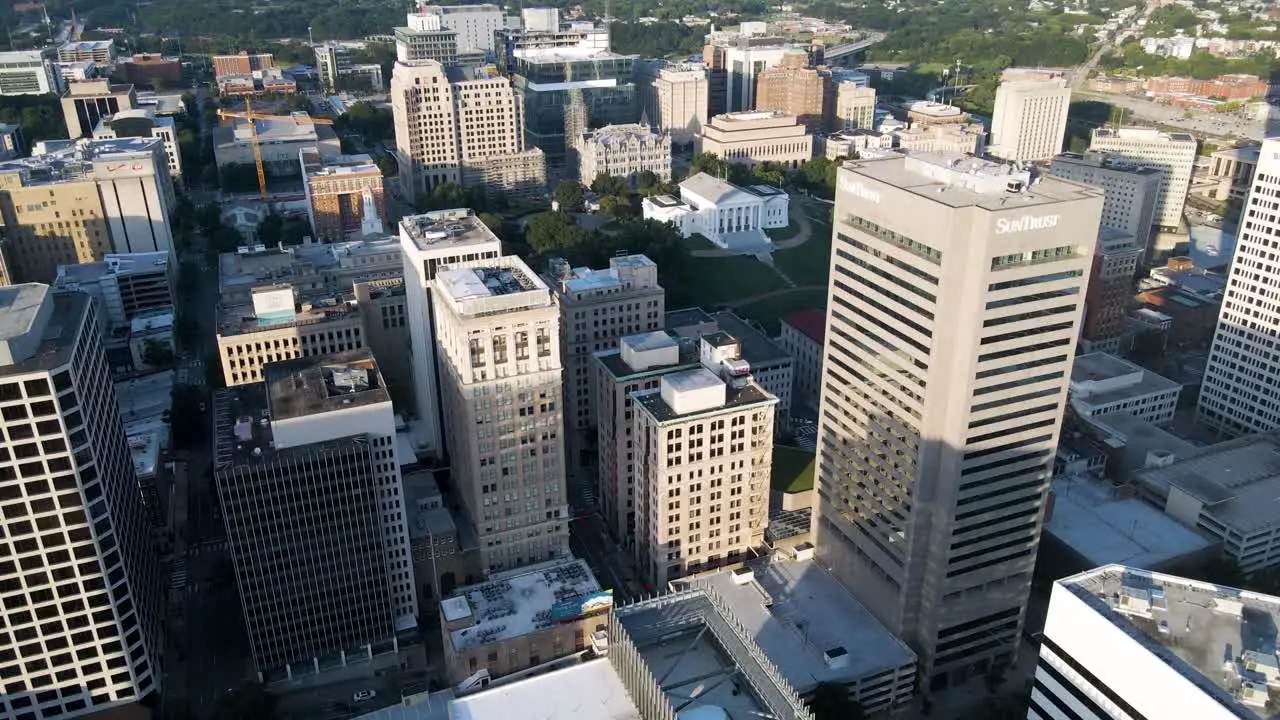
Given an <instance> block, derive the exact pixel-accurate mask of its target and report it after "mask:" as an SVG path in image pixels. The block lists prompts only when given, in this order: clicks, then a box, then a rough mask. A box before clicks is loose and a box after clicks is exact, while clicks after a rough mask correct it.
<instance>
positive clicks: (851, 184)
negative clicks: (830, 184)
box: [840, 177, 880, 205]
mask: <svg viewBox="0 0 1280 720" xmlns="http://www.w3.org/2000/svg"><path fill="white" fill-rule="evenodd" d="M840 189H841V190H842V191H844V192H847V193H849V194H850V195H852V196H854V197H857V198H862V199H863V200H866V201H867V202H873V203H876V204H877V205H878V204H880V193H879V191H876V190H872V189H871V188H869V187H867V186H866V185H863V184H862V183H860V182H858V181H856V180H850V179H849V178H847V177H842V178H840Z"/></svg>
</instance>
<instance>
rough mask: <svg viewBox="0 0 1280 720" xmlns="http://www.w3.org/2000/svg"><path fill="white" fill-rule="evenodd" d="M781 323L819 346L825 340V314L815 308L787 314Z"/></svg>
mask: <svg viewBox="0 0 1280 720" xmlns="http://www.w3.org/2000/svg"><path fill="white" fill-rule="evenodd" d="M781 322H783V323H786V324H787V325H790V326H791V327H793V328H795V329H796V331H797V332H799V333H800V334H801V335H804V336H805V337H807V338H809V339H810V340H812V341H814V342H816V343H818V344H819V345H821V344H823V342H824V341H825V340H826V338H827V314H826V313H825V312H823V311H822V310H819V309H817V308H810V309H807V310H797V311H795V312H793V313H787V314H786V315H783V316H782V318H781Z"/></svg>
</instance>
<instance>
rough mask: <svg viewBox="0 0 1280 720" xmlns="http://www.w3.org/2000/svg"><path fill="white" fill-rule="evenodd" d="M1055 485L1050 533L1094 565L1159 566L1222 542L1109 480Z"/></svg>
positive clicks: (1066, 479)
mask: <svg viewBox="0 0 1280 720" xmlns="http://www.w3.org/2000/svg"><path fill="white" fill-rule="evenodd" d="M1052 487H1053V494H1054V499H1053V514H1052V515H1051V516H1050V518H1049V521H1048V522H1047V523H1046V524H1045V530H1046V531H1047V532H1049V533H1051V534H1052V535H1053V537H1055V538H1056V539H1057V540H1058V541H1059V542H1061V543H1062V544H1064V545H1066V546H1067V547H1069V548H1071V549H1072V550H1073V551H1075V552H1076V554H1078V555H1080V557H1082V558H1084V559H1085V561H1086V562H1088V563H1089V564H1090V565H1091V566H1093V565H1110V564H1121V565H1130V566H1133V567H1140V568H1157V567H1159V566H1160V565H1161V564H1163V563H1167V562H1170V561H1172V560H1175V559H1178V558H1181V557H1184V556H1186V555H1189V554H1192V553H1197V552H1201V551H1204V550H1207V549H1208V548H1211V547H1213V546H1214V545H1216V544H1217V543H1216V541H1214V540H1213V539H1212V538H1210V537H1207V536H1204V535H1201V534H1200V533H1198V532H1196V531H1195V530H1193V529H1191V528H1188V527H1187V526H1185V525H1183V524H1182V523H1180V522H1178V521H1177V520H1175V519H1173V518H1172V517H1171V516H1169V515H1167V514H1165V513H1164V512H1161V511H1160V509H1159V508H1156V507H1154V506H1152V505H1151V504H1150V503H1147V502H1144V501H1142V500H1140V499H1138V498H1136V497H1125V496H1123V495H1121V494H1120V493H1119V492H1117V490H1116V488H1115V486H1113V485H1112V484H1111V482H1110V481H1106V480H1101V479H1098V478H1095V477H1091V476H1088V475H1064V476H1060V477H1057V478H1054V480H1053V486H1052Z"/></svg>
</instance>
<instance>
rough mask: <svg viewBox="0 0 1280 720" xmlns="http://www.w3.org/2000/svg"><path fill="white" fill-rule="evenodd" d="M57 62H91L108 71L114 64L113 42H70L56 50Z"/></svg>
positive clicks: (114, 48)
mask: <svg viewBox="0 0 1280 720" xmlns="http://www.w3.org/2000/svg"><path fill="white" fill-rule="evenodd" d="M58 61H59V62H91V63H93V64H94V65H97V66H99V67H104V68H108V69H110V68H111V67H112V66H113V65H115V64H116V41H115V40H72V41H71V42H69V43H66V44H64V45H62V46H61V47H59V48H58Z"/></svg>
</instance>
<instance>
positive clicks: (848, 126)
mask: <svg viewBox="0 0 1280 720" xmlns="http://www.w3.org/2000/svg"><path fill="white" fill-rule="evenodd" d="M835 95H836V98H835V108H834V110H833V111H832V113H831V129H832V130H834V131H844V130H858V129H862V130H870V129H871V128H873V127H874V126H875V124H876V89H875V88H873V87H869V86H867V85H865V84H863V83H861V82H858V81H855V80H841V81H840V82H839V83H838V84H837V85H836V93H835Z"/></svg>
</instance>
